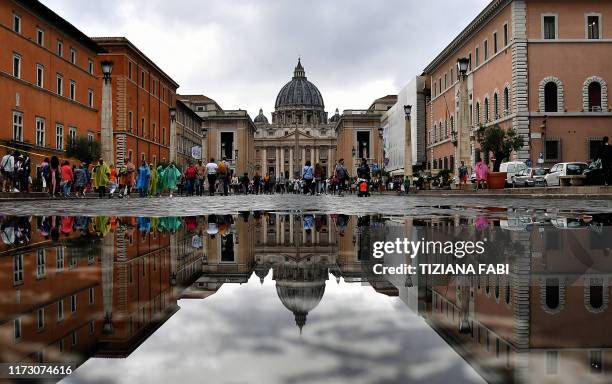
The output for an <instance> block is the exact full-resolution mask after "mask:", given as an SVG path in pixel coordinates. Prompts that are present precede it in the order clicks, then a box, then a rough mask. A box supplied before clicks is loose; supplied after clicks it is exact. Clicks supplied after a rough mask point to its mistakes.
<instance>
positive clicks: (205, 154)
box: [202, 128, 208, 164]
mask: <svg viewBox="0 0 612 384" xmlns="http://www.w3.org/2000/svg"><path fill="white" fill-rule="evenodd" d="M207 138H208V129H207V128H203V129H202V163H204V164H206V162H207V160H208V140H207Z"/></svg>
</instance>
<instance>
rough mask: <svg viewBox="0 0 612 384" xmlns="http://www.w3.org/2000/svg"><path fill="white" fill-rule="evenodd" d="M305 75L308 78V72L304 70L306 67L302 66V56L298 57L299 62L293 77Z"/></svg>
mask: <svg viewBox="0 0 612 384" xmlns="http://www.w3.org/2000/svg"><path fill="white" fill-rule="evenodd" d="M296 77H303V78H304V79H305V78H306V72H305V71H304V67H302V58H301V57H298V63H297V65H296V66H295V70H294V71H293V78H296Z"/></svg>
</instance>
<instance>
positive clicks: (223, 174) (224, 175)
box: [217, 157, 230, 196]
mask: <svg viewBox="0 0 612 384" xmlns="http://www.w3.org/2000/svg"><path fill="white" fill-rule="evenodd" d="M229 174H230V173H229V164H228V163H227V160H226V158H225V157H224V158H223V160H221V161H220V162H219V165H218V166H217V179H218V180H219V182H220V183H221V184H222V185H221V187H222V188H223V196H227V195H228V193H227V192H228V183H229Z"/></svg>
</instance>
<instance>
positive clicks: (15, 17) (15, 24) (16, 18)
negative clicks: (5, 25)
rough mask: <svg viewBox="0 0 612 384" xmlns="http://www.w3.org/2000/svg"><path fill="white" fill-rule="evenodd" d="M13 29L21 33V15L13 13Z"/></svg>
mask: <svg viewBox="0 0 612 384" xmlns="http://www.w3.org/2000/svg"><path fill="white" fill-rule="evenodd" d="M13 31H15V32H17V33H21V17H19V16H18V15H17V14H15V13H13Z"/></svg>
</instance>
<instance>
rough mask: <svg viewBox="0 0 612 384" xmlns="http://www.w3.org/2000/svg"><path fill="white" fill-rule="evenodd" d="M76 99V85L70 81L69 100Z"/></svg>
mask: <svg viewBox="0 0 612 384" xmlns="http://www.w3.org/2000/svg"><path fill="white" fill-rule="evenodd" d="M74 99H76V83H75V82H74V81H73V80H70V100H74Z"/></svg>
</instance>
